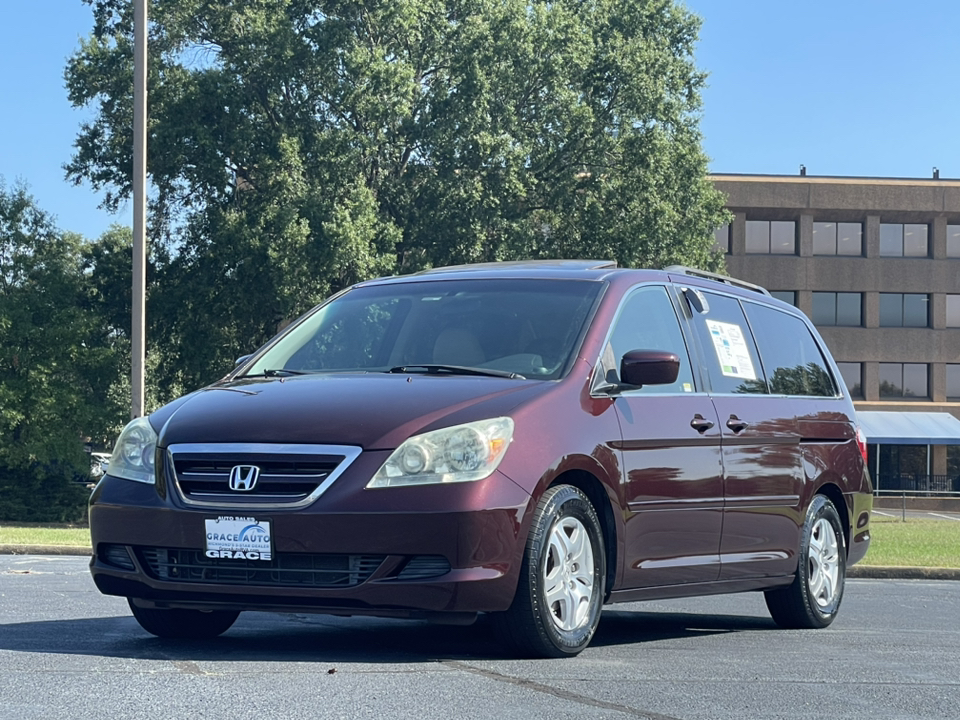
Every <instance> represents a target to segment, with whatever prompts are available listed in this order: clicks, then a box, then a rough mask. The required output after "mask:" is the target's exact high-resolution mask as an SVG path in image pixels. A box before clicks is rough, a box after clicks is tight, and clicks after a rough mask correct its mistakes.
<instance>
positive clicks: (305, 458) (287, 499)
mask: <svg viewBox="0 0 960 720" xmlns="http://www.w3.org/2000/svg"><path fill="white" fill-rule="evenodd" d="M359 452H360V451H359V448H352V447H340V446H324V445H297V446H289V445H288V446H284V445H257V446H249V445H203V446H198V445H174V446H171V447H170V448H169V452H168V454H167V458H166V463H165V464H166V474H167V476H168V477H170V478H171V479H172V480H175V481H176V485H177V488H178V489H179V491H180V495H181V496H182V497H183V499H184V500H185V501H186V502H187V503H188V504H194V505H206V506H208V507H221V506H225V505H227V506H230V505H232V506H248V507H251V508H255V507H270V506H303V505H306V504H308V503H310V502H313V501H314V500H316V498H317V497H319V495H320V494H321V493H322V492H323V490H325V489H326V487H327V486H329V485H330V483H332V482H333V480H334V479H335V478H336V477H337V476H338V475H340V474H341V473H342V472H343V471H344V470H345V469H346V467H347V466H349V464H350V463H351V462H352V461H353V460H354V459H355V458H356V456H357V455H359ZM238 465H239V466H252V467H255V468H256V469H257V474H258V478H257V480H256V483H255V484H254V485H253V487H251V488H248V489H242V490H241V489H231V487H230V473H231V470H233V468H234V467H236V466H238ZM247 472H248V471H247V469H245V470H244V471H243V475H244V476H245V477H246V475H247Z"/></svg>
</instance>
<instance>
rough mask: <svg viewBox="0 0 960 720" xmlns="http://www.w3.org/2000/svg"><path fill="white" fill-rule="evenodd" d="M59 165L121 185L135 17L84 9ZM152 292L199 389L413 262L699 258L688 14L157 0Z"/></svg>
mask: <svg viewBox="0 0 960 720" xmlns="http://www.w3.org/2000/svg"><path fill="white" fill-rule="evenodd" d="M86 2H88V3H89V4H91V5H92V8H93V12H94V18H95V25H94V32H93V35H92V36H91V37H90V38H89V39H88V40H86V41H84V42H83V43H82V45H81V47H80V49H79V50H78V52H77V53H76V54H75V55H74V57H73V58H72V59H71V60H70V62H69V64H68V67H67V70H66V78H67V83H68V88H69V93H70V99H71V101H72V102H73V103H74V105H77V106H93V109H94V110H95V115H94V118H93V120H92V121H91V122H89V123H87V124H85V125H84V126H83V127H82V129H81V132H80V135H79V137H78V140H77V146H76V147H77V150H76V154H75V156H74V158H73V159H72V161H71V162H70V164H69V166H68V175H69V177H71V178H72V179H73V180H74V181H76V182H81V181H84V180H86V181H89V182H90V183H91V184H93V186H94V187H95V188H97V189H102V190H104V191H105V192H106V204H107V205H108V206H110V207H112V206H115V205H116V204H117V203H119V202H121V201H122V200H123V199H124V198H125V197H127V196H128V195H129V193H130V188H131V182H132V181H131V169H132V159H131V148H132V138H131V129H130V128H131V127H132V123H131V118H132V97H131V90H130V88H131V87H132V74H133V61H132V46H133V40H132V30H133V23H132V8H131V3H129V2H127V0H86ZM151 19H152V23H153V24H152V25H151V32H150V50H151V55H150V77H149V102H150V105H149V115H150V118H151V120H150V129H149V133H150V137H149V146H150V159H149V166H148V168H149V172H150V176H151V181H152V183H153V187H154V188H155V194H154V198H153V201H152V206H151V209H152V213H153V225H152V229H151V236H152V239H153V241H154V243H156V244H157V245H158V246H159V248H160V249H159V250H158V251H157V254H156V261H157V276H156V279H157V286H156V288H155V290H154V293H153V294H152V295H151V300H152V303H153V305H152V308H151V310H150V312H151V313H153V314H154V315H155V316H156V315H160V316H162V317H161V319H159V320H158V321H157V322H158V323H159V325H158V326H157V329H158V330H159V331H160V332H161V337H160V339H159V342H160V343H162V344H165V345H166V346H167V347H169V348H171V350H170V351H171V352H172V353H173V355H174V356H176V357H177V358H178V363H177V364H176V367H177V370H176V372H175V375H176V377H173V376H170V377H168V378H166V379H165V381H164V382H166V383H167V384H171V383H175V382H177V383H183V384H185V385H187V386H190V385H196V384H200V383H202V382H205V381H208V380H210V379H211V372H213V376H215V375H216V373H218V372H221V371H222V370H223V369H224V366H225V365H226V364H227V363H228V361H229V359H230V357H231V356H232V355H235V354H239V353H240V352H243V351H247V350H250V349H252V348H253V347H255V346H257V345H258V344H260V343H261V342H263V341H264V340H265V339H266V338H267V337H269V336H270V335H271V334H272V333H273V332H274V331H275V330H276V328H277V326H278V323H280V322H282V321H283V320H284V319H286V318H290V317H292V316H294V315H296V314H298V313H300V312H301V311H303V310H305V309H306V308H308V307H309V306H310V305H312V304H314V303H316V302H318V301H319V300H321V299H322V298H323V297H324V296H326V295H327V294H329V293H330V292H331V291H334V290H337V289H339V288H341V287H344V286H345V285H348V284H350V283H353V282H356V281H359V280H362V279H365V278H368V277H371V276H376V275H379V274H391V273H395V272H407V271H412V270H417V269H420V268H423V267H426V266H430V265H441V264H450V263H457V262H467V261H489V260H500V259H516V258H528V257H598V258H611V259H616V260H618V261H619V262H620V263H622V264H625V265H631V266H662V265H666V264H671V263H675V262H683V263H686V264H691V265H697V266H700V267H703V268H707V269H716V268H717V267H718V266H719V265H720V264H721V263H722V259H721V258H720V256H719V255H717V254H713V253H711V251H710V249H709V248H710V242H711V241H710V237H711V233H712V230H713V228H714V227H716V226H718V225H720V224H722V223H723V222H725V220H726V217H725V214H724V211H723V201H722V198H721V197H720V195H719V194H718V193H717V192H716V191H715V190H714V189H713V187H712V185H711V184H710V183H709V182H708V181H707V179H706V177H705V172H706V158H705V157H704V155H703V153H702V151H701V149H700V134H699V130H698V112H699V107H700V104H699V103H700V98H699V93H700V89H701V88H702V86H703V82H704V76H703V75H702V74H701V73H700V72H698V71H697V69H696V67H695V65H694V62H693V46H694V43H695V41H696V36H697V31H698V28H699V20H698V19H697V18H696V17H695V16H694V15H692V14H691V13H689V12H688V11H687V10H685V9H684V8H682V7H681V6H679V5H676V4H674V2H673V1H672V0H616V1H614V0H588V1H587V2H584V1H583V0H558V1H553V2H544V1H543V0H537V1H535V2H532V3H531V2H529V1H528V0H447V1H446V2H439V1H438V0H392V1H391V2H389V3H385V2H373V3H356V2H340V1H339V0H328V1H327V2H317V1H312V2H311V1H310V0H245V1H244V2H236V1H225V0H217V1H216V2H213V1H212V0H155V1H154V3H153V5H152V8H151Z"/></svg>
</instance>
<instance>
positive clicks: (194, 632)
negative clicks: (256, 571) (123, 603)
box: [127, 598, 240, 640]
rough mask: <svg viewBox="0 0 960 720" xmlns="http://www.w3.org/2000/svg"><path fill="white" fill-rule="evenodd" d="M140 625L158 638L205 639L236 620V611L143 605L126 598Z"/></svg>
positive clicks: (225, 629)
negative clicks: (149, 606) (207, 610)
mask: <svg viewBox="0 0 960 720" xmlns="http://www.w3.org/2000/svg"><path fill="white" fill-rule="evenodd" d="M127 604H128V605H129V606H130V611H131V612H132V613H133V616H134V617H135V618H136V619H137V622H138V623H140V627H142V628H143V629H144V630H146V631H147V632H148V633H150V634H151V635H156V636H157V637H160V638H175V639H179V640H205V639H209V638H215V637H217V636H218V635H222V634H223V633H225V632H226V631H227V630H229V629H230V627H231V626H232V625H233V623H235V622H236V620H237V617H238V616H239V615H240V613H239V612H232V611H229V610H213V611H210V612H204V611H202V610H180V609H161V608H142V607H137V605H136V604H135V603H134V602H133V600H131V599H130V598H127Z"/></svg>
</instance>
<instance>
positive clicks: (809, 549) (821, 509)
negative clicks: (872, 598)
mask: <svg viewBox="0 0 960 720" xmlns="http://www.w3.org/2000/svg"><path fill="white" fill-rule="evenodd" d="M846 576H847V552H846V546H845V543H844V536H843V526H842V525H841V523H840V514H839V513H838V512H837V509H836V507H834V505H833V503H832V502H831V501H830V500H829V499H828V498H827V497H825V496H823V495H816V496H815V497H814V498H813V502H812V503H810V507H809V508H808V509H807V517H806V521H805V522H804V524H803V533H802V534H801V536H800V558H799V563H798V566H797V576H796V577H795V578H794V580H793V584H792V585H790V586H789V587H785V588H780V589H778V590H768V591H767V592H765V593H764V597H765V599H766V601H767V608H768V609H769V610H770V615H771V616H773V620H774V622H776V623H777V625H779V626H780V627H783V628H807V629H815V628H823V627H826V626H827V625H829V624H830V623H832V622H833V621H834V618H836V616H837V611H838V610H839V609H840V601H841V600H842V599H843V588H844V582H845V580H846Z"/></svg>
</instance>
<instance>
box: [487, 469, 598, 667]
mask: <svg viewBox="0 0 960 720" xmlns="http://www.w3.org/2000/svg"><path fill="white" fill-rule="evenodd" d="M605 578H606V555H605V553H604V547H603V532H602V530H601V528H600V521H599V520H598V519H597V513H596V510H595V509H594V507H593V505H592V504H591V503H590V501H589V500H588V499H587V497H586V495H584V494H583V493H582V492H580V490H578V489H577V488H575V487H573V486H571V485H558V486H556V487H552V488H550V489H548V490H547V491H546V492H545V493H544V494H543V497H542V498H541V499H540V502H539V503H538V504H537V509H536V511H535V512H534V516H533V523H532V525H531V528H530V535H529V537H528V538H527V543H526V547H525V549H524V555H523V564H522V566H521V568H520V582H519V584H518V586H517V593H516V595H515V596H514V599H513V603H512V604H511V606H510V609H509V610H507V611H506V612H503V613H497V614H496V615H494V622H495V623H496V625H497V629H498V631H499V634H500V636H501V638H502V640H503V641H504V642H505V643H506V644H507V645H509V646H511V647H512V648H513V649H514V650H515V651H516V652H517V653H519V654H521V655H523V656H526V657H552V658H563V657H572V656H573V655H576V654H578V653H579V652H581V651H582V650H583V649H584V648H586V647H587V645H589V644H590V641H591V640H592V639H593V634H594V632H596V629H597V625H598V624H599V622H600V609H601V606H602V605H603V597H604V579H605Z"/></svg>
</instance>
